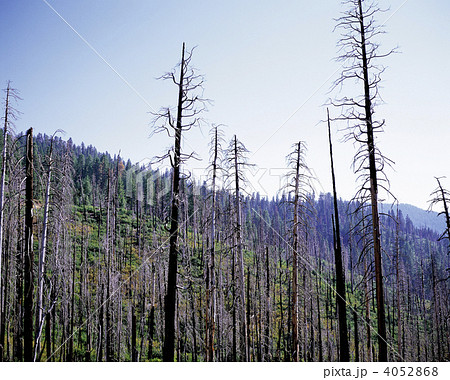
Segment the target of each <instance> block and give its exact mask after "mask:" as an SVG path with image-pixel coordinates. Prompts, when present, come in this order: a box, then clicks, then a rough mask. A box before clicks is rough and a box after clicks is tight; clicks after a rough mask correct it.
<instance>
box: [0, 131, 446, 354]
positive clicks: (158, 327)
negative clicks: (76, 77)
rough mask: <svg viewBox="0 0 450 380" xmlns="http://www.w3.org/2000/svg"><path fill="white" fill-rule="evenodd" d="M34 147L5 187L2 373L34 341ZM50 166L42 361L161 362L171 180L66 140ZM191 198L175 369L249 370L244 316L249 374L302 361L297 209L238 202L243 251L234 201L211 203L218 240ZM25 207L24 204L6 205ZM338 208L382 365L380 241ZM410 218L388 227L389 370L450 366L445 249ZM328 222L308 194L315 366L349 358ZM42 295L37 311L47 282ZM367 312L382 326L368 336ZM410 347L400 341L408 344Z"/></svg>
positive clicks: (355, 294)
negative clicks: (255, 366) (375, 243)
mask: <svg viewBox="0 0 450 380" xmlns="http://www.w3.org/2000/svg"><path fill="white" fill-rule="evenodd" d="M24 140H25V139H23V138H21V137H20V136H18V138H17V140H16V141H15V144H16V145H15V146H16V148H15V149H16V150H15V151H14V154H13V155H12V156H11V159H10V164H11V165H10V168H11V169H10V170H11V178H15V179H17V180H11V181H9V182H8V189H7V194H8V195H7V198H8V200H9V201H8V202H7V203H6V204H7V210H8V213H7V215H8V218H9V219H8V225H7V226H6V227H5V232H6V233H5V237H6V243H5V246H6V247H7V248H6V251H5V253H4V257H3V262H4V263H5V264H4V270H3V276H4V284H5V286H4V288H3V291H4V293H3V299H4V302H5V304H4V305H5V310H6V313H3V315H2V326H3V327H2V329H1V331H2V333H1V336H0V341H1V342H3V343H4V347H6V348H5V350H4V351H3V353H2V355H3V359H4V360H22V357H23V356H22V355H23V354H22V348H21V347H22V346H21V345H22V344H23V342H24V338H23V335H22V334H23V333H22V332H21V331H20V330H18V328H17V326H18V324H16V322H15V321H17V320H18V319H19V318H21V311H20V310H19V309H18V308H17V307H18V305H21V304H22V298H21V296H20V295H21V294H22V293H23V283H22V282H21V281H16V279H17V278H23V276H24V272H23V267H22V265H21V264H20V263H21V261H20V260H21V257H22V256H21V255H22V250H21V248H20V247H21V244H22V243H21V241H22V237H21V235H20V233H19V232H20V231H21V228H20V225H21V223H22V222H21V220H22V219H21V218H22V217H23V215H24V210H23V207H22V206H21V205H24V204H25V202H24V200H25V199H24V196H25V192H24V191H23V187H24V181H23V180H22V178H24V177H25V175H24V167H23V165H22V164H21V163H22V162H23V161H22V159H21V157H22V156H23V154H24V145H23V144H24ZM49 148H50V138H49V137H48V136H45V135H39V134H38V135H37V136H36V137H35V140H34V151H35V156H36V157H39V159H38V160H37V161H36V165H35V167H34V172H35V173H34V174H35V176H34V178H35V180H34V182H35V183H34V205H35V209H34V222H33V225H34V235H35V240H34V246H33V252H34V263H33V266H34V268H35V271H37V268H38V267H39V257H40V254H41V252H42V243H41V242H42V231H43V225H44V209H45V208H44V205H45V183H46V181H47V178H48V176H47V174H46V170H47V169H48V165H47V162H48V161H47V159H48V154H49ZM52 166H53V167H54V168H55V171H54V173H53V176H52V180H51V182H50V188H51V191H50V204H49V215H48V245H47V248H46V250H47V252H46V257H47V258H46V261H45V271H44V278H45V281H44V283H43V288H42V289H43V296H44V297H43V301H42V302H43V315H44V316H45V317H44V318H43V319H42V325H41V326H42V328H43V330H42V336H41V337H40V338H39V340H37V341H36V342H37V343H36V344H37V345H38V346H37V347H39V357H38V358H39V360H50V361H102V360H106V361H116V360H117V361H127V360H139V361H153V360H161V359H162V347H163V344H164V312H165V309H164V298H165V295H166V281H167V268H168V248H169V238H170V237H169V230H168V220H169V211H170V203H171V188H172V183H171V173H170V172H165V173H160V172H158V171H153V170H150V169H149V168H139V167H138V166H136V165H133V164H132V163H131V162H130V161H129V160H128V161H125V160H124V159H123V158H118V157H111V156H110V155H109V154H108V153H99V152H98V151H97V150H96V149H95V147H93V146H88V147H86V146H85V145H84V144H82V145H81V146H75V145H74V144H73V143H72V142H71V141H70V140H69V141H64V140H62V139H60V138H55V139H54V142H53V157H52ZM180 190H181V192H180V215H179V220H180V230H179V234H180V236H179V237H180V246H179V256H178V270H177V271H178V278H179V279H178V282H177V289H178V290H177V299H178V306H177V309H176V310H177V315H178V317H177V325H176V332H177V338H176V341H177V348H176V360H178V361H204V360H208V358H209V357H210V356H209V355H213V356H214V358H215V360H217V361H236V360H243V356H242V355H243V353H242V352H243V351H242V347H241V344H242V338H241V337H242V328H243V326H244V325H243V319H242V318H243V315H244V316H245V321H246V326H247V334H248V344H249V355H250V360H252V361H289V360H292V356H291V355H292V353H291V350H290V347H291V345H292V341H291V339H292V322H291V321H292V316H293V314H292V281H291V279H292V271H293V269H292V265H293V262H292V252H293V249H292V244H293V243H292V241H293V240H292V237H293V224H292V221H293V208H292V198H291V196H290V195H289V196H287V197H283V198H274V199H272V200H267V199H265V198H261V197H260V196H259V195H258V194H254V195H252V196H245V197H242V198H241V199H240V202H239V204H240V206H241V219H240V221H241V226H240V232H241V235H240V237H239V238H238V237H237V235H236V231H237V223H236V199H235V195H234V194H235V192H234V191H233V188H232V187H230V188H224V189H222V190H220V191H218V192H217V193H216V194H215V208H214V210H215V225H214V229H215V230H214V234H213V236H212V235H211V220H212V217H213V214H212V207H211V200H212V193H211V189H210V188H209V187H206V186H205V185H204V184H196V183H195V182H193V180H192V179H189V178H185V179H183V180H182V181H181V184H180ZM16 199H19V200H20V202H17V201H15V202H12V201H11V200H16ZM338 205H339V213H340V227H341V237H342V253H343V264H344V271H345V275H346V288H347V297H348V300H349V309H348V314H349V315H348V328H349V331H350V332H351V333H350V334H351V336H352V338H351V342H352V345H351V347H352V349H351V357H352V360H357V359H358V358H359V359H361V358H363V359H364V360H369V359H370V360H373V359H374V357H373V352H372V351H373V350H376V336H375V335H374V323H375V321H376V320H374V318H373V316H374V315H375V306H374V304H373V302H372V301H371V300H372V299H373V293H374V291H375V288H374V283H373V257H372V252H371V249H370V245H367V241H369V242H370V234H369V235H368V234H365V233H363V234H361V231H360V230H358V228H356V229H355V225H357V224H358V218H359V216H358V215H359V214H355V213H354V212H353V211H354V209H355V205H353V204H349V203H348V202H345V201H342V200H340V201H339V202H338ZM402 210H405V211H402V213H403V212H404V213H405V214H406V215H410V214H409V213H411V216H410V217H404V216H400V218H399V224H397V223H396V222H395V220H394V218H395V217H396V216H395V214H394V213H392V212H391V218H387V217H383V218H382V223H381V225H382V231H381V232H382V233H381V237H382V247H383V272H384V274H385V293H386V310H387V323H388V330H389V336H390V338H389V340H390V344H391V345H392V346H393V347H395V349H392V350H391V351H390V354H389V355H390V360H416V359H420V360H424V361H426V360H439V359H442V358H443V357H444V356H443V355H446V351H445V350H446V348H445V347H446V346H445V345H442V342H443V341H444V340H445V334H446V329H447V327H446V325H445V323H444V322H443V321H442V320H441V319H440V318H441V317H440V315H445V313H447V312H448V306H449V299H448V288H447V287H448V282H445V281H439V280H442V279H444V277H445V269H446V268H447V266H448V256H447V254H446V247H445V245H444V244H443V243H442V242H440V243H438V242H437V238H438V236H439V235H438V234H437V233H436V232H434V231H432V230H431V229H423V228H417V227H416V226H415V225H414V222H412V219H413V218H415V220H429V219H425V216H426V215H432V214H427V213H426V212H424V211H423V210H419V211H417V210H415V209H414V208H412V207H410V206H403V208H402ZM410 210H413V211H415V213H412V211H410ZM333 214H334V210H333V198H332V196H331V195H330V194H321V195H320V196H319V197H317V198H314V197H313V196H312V195H307V196H306V198H305V202H302V204H301V205H300V210H299V215H298V216H299V218H300V220H301V222H300V224H299V227H298V239H299V240H298V252H300V255H299V267H298V280H299V282H298V302H299V313H298V316H299V320H298V325H299V342H300V343H299V344H300V347H301V353H300V358H301V360H304V361H316V360H327V361H336V360H337V359H338V352H339V350H338V340H337V338H336V337H337V332H338V322H337V314H336V312H337V310H336V303H335V301H336V299H335V296H334V283H335V274H334V252H333V251H334V249H333V246H334V243H333V241H334V234H333V224H332V215H333ZM19 215H20V217H21V218H20V219H18V216H19ZM417 215H418V216H417ZM419 217H420V218H422V219H417V218H419ZM366 218H367V215H366ZM426 223H428V222H426ZM211 239H214V240H215V243H214V245H211V243H210V242H211ZM238 244H241V247H240V249H241V250H242V262H239V260H238V257H239V249H238ZM212 250H213V252H214V256H212V255H211V251H212ZM18 260H19V261H18ZM212 279H214V280H213V281H214V282H213V283H214V284H215V285H214V287H213V285H212V282H211V281H212ZM33 282H34V285H35V286H34V291H33V303H34V304H35V305H36V302H37V301H38V299H39V298H38V291H37V289H39V288H38V278H37V277H34V278H33ZM213 289H214V290H213ZM242 292H243V293H242ZM213 299H214V300H215V301H214V302H213V301H212V300H213ZM213 305H214V306H213ZM396 305H397V306H396ZM367 313H369V314H370V315H372V317H371V322H370V324H371V326H372V327H371V328H370V329H369V328H368V327H367V325H366V323H367ZM399 313H400V318H401V319H399V318H398V315H399ZM213 315H214V318H213V317H212V316H213ZM213 320H214V321H215V322H212V321H213ZM399 321H402V323H401V327H400V329H399V328H398V326H399ZM19 326H20V325H19ZM213 326H214V328H213ZM436 332H438V333H436ZM211 334H213V335H211ZM399 336H400V337H401V339H402V341H404V344H403V345H401V346H398V337H399ZM419 339H420V340H421V341H422V342H426V343H424V347H423V348H422V349H421V350H418V349H417V345H416V344H415V342H418V341H419ZM364 341H365V342H366V343H367V342H369V341H370V346H369V347H371V349H370V350H367V348H366V343H365V344H364V345H363V344H362V343H361V344H360V345H359V347H357V348H355V346H354V345H355V344H356V342H364ZM358 344H359V343H358ZM367 344H368V343H367ZM436 344H439V346H442V347H443V348H442V350H441V351H439V352H438V351H436V350H435V348H434V347H435V346H436ZM211 345H212V346H211ZM211 347H212V351H211Z"/></svg>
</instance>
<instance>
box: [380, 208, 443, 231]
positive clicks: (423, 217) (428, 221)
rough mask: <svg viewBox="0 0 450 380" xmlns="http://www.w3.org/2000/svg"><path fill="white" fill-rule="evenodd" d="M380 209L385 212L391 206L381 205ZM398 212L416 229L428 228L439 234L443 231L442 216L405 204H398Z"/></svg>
mask: <svg viewBox="0 0 450 380" xmlns="http://www.w3.org/2000/svg"><path fill="white" fill-rule="evenodd" d="M382 208H383V211H384V212H386V211H388V210H390V209H391V205H387V204H383V205H382ZM399 210H400V211H401V212H402V214H403V217H404V218H405V219H406V217H407V216H408V217H409V219H410V220H411V222H412V223H413V224H414V226H415V227H417V228H429V229H431V230H433V231H435V232H437V233H439V234H441V233H442V232H443V231H444V229H445V219H444V215H438V213H437V212H434V211H426V210H423V209H421V208H419V207H416V206H413V205H410V204H406V203H400V204H399Z"/></svg>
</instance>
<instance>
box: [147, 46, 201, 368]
mask: <svg viewBox="0 0 450 380" xmlns="http://www.w3.org/2000/svg"><path fill="white" fill-rule="evenodd" d="M192 52H193V51H192V50H191V51H190V52H187V53H186V52H185V44H184V43H183V48H182V52H181V62H180V63H179V65H178V66H177V68H178V70H179V78H178V79H177V78H176V69H177V68H175V69H174V70H173V71H172V72H169V73H167V74H165V75H163V76H162V77H161V78H160V79H169V80H171V81H172V82H173V83H174V84H175V85H176V86H177V87H178V103H177V110H176V117H174V116H173V112H174V111H173V110H172V109H171V108H168V107H167V108H163V109H161V110H160V111H159V112H158V113H154V120H153V125H154V127H155V130H156V131H157V132H159V131H165V132H167V133H168V134H169V136H172V134H174V138H175V144H174V146H173V148H172V149H171V150H170V151H169V152H168V153H167V154H165V155H163V156H162V157H158V160H159V161H161V160H163V159H165V158H169V159H170V163H171V166H172V205H171V211H170V230H169V232H170V240H169V266H168V274H167V292H166V296H165V307H164V310H165V316H164V322H165V324H164V346H163V360H164V361H170V362H171V361H174V348H175V315H176V314H175V308H176V304H177V302H176V301H177V267H178V250H179V248H178V234H179V231H178V229H179V228H178V224H179V221H178V216H179V209H180V178H181V170H180V169H181V165H182V163H184V162H185V161H186V160H187V159H188V158H190V157H192V156H193V155H194V153H191V154H184V153H182V152H181V136H182V132H183V131H188V130H189V129H191V128H193V127H195V126H198V125H199V122H200V113H201V112H202V111H203V110H204V109H205V104H206V100H204V99H203V98H202V90H203V77H202V76H201V75H198V74H196V72H195V71H194V69H193V68H192V67H191V58H192Z"/></svg>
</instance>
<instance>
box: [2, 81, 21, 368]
mask: <svg viewBox="0 0 450 380" xmlns="http://www.w3.org/2000/svg"><path fill="white" fill-rule="evenodd" d="M5 92H6V96H5V115H4V117H3V149H2V167H1V179H0V321H3V320H4V315H3V313H4V310H3V305H4V300H3V299H2V297H3V294H5V295H6V292H3V290H2V288H3V286H4V284H3V281H2V280H3V267H2V263H3V229H4V221H3V219H4V218H3V215H4V207H5V190H6V175H7V173H6V161H7V155H8V135H9V133H10V130H11V125H12V123H13V121H14V120H16V119H17V116H18V113H19V112H18V111H17V110H15V109H14V107H13V106H12V104H11V101H12V100H14V101H17V100H19V99H20V97H19V95H18V92H17V90H15V89H13V88H11V82H8V84H7V87H6V89H5ZM5 286H6V285H5ZM2 337H3V335H2ZM3 344H4V342H3V340H2V341H0V360H1V358H2V357H3Z"/></svg>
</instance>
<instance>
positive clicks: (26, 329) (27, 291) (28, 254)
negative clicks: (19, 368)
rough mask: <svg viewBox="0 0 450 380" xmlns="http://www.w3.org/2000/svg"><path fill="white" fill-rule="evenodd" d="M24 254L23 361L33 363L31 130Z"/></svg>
mask: <svg viewBox="0 0 450 380" xmlns="http://www.w3.org/2000/svg"><path fill="white" fill-rule="evenodd" d="M25 162H26V180H25V254H24V314H23V337H24V339H23V347H24V360H25V361H26V362H31V361H33V293H34V290H33V289H34V287H33V263H34V254H33V128H30V129H29V130H28V131H27V145H26V161H25Z"/></svg>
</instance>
